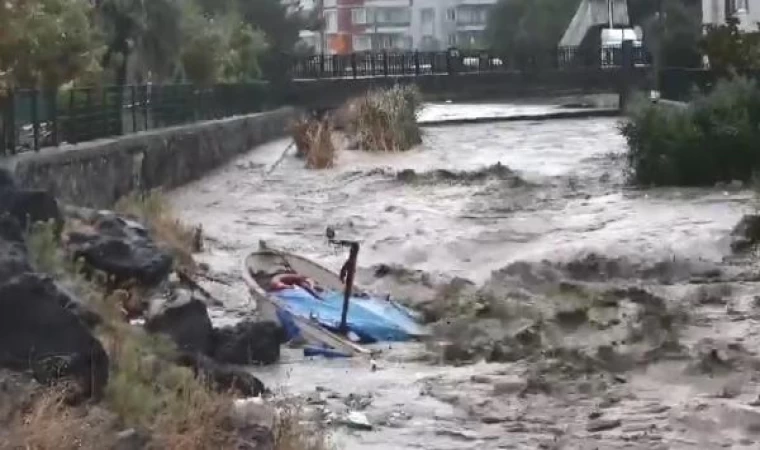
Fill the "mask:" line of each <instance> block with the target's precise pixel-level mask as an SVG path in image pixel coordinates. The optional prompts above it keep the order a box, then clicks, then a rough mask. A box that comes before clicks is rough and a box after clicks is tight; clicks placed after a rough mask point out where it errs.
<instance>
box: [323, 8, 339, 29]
mask: <svg viewBox="0 0 760 450" xmlns="http://www.w3.org/2000/svg"><path fill="white" fill-rule="evenodd" d="M324 16H325V31H326V32H328V33H337V32H338V11H334V10H333V11H325V12H324Z"/></svg>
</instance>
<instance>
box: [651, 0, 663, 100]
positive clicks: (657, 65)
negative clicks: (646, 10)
mask: <svg viewBox="0 0 760 450" xmlns="http://www.w3.org/2000/svg"><path fill="white" fill-rule="evenodd" d="M662 2H663V0H657V45H656V48H655V52H654V53H655V54H654V55H653V56H654V90H655V92H657V96H658V97H659V96H660V70H661V68H662V67H661V66H662V39H663V37H664V35H665V20H664V19H665V18H664V15H665V13H664V11H663V9H662Z"/></svg>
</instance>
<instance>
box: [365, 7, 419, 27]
mask: <svg viewBox="0 0 760 450" xmlns="http://www.w3.org/2000/svg"><path fill="white" fill-rule="evenodd" d="M374 21H375V22H376V23H379V24H393V25H396V24H399V25H400V24H408V23H409V22H410V21H411V13H410V11H409V8H377V9H376V10H375V14H374Z"/></svg>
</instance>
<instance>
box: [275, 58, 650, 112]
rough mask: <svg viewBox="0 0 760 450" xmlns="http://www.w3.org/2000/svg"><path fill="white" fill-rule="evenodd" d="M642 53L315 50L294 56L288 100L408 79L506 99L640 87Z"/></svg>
mask: <svg viewBox="0 0 760 450" xmlns="http://www.w3.org/2000/svg"><path fill="white" fill-rule="evenodd" d="M650 72H651V66H650V58H649V55H648V53H647V52H646V51H645V50H644V49H643V48H641V47H633V46H632V43H628V45H626V46H623V47H619V48H608V49H603V50H599V49H596V50H584V49H582V48H580V47H560V48H558V49H556V51H552V52H547V53H543V54H536V55H532V56H531V57H529V58H521V59H510V58H507V57H503V56H496V55H493V54H490V53H488V52H485V51H480V52H462V51H457V50H450V51H447V52H402V53H399V52H382V53H355V54H350V55H315V56H310V57H305V58H301V59H298V60H296V61H294V63H293V65H292V67H291V74H292V79H293V81H292V83H291V84H290V86H289V87H288V89H287V90H288V94H289V98H288V100H289V102H291V103H294V104H298V105H300V106H303V107H308V108H316V109H331V108H334V107H337V106H339V105H341V104H343V103H344V102H345V101H346V100H348V99H350V98H353V97H356V96H358V95H361V94H362V93H364V92H367V91H368V90H371V89H376V88H383V87H389V86H392V85H394V84H396V83H402V84H403V83H413V84H415V85H417V86H418V87H419V89H420V91H421V92H422V93H423V95H424V96H425V98H426V99H428V100H483V99H488V100H503V101H506V100H514V99H518V98H524V97H531V96H537V95H565V94H593V93H619V94H624V93H626V92H628V91H630V90H634V89H638V88H647V87H650V86H649V80H650V79H651V78H652V77H651V73H650Z"/></svg>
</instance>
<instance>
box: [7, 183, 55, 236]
mask: <svg viewBox="0 0 760 450" xmlns="http://www.w3.org/2000/svg"><path fill="white" fill-rule="evenodd" d="M0 212H6V213H9V214H10V215H11V216H13V217H14V218H15V219H16V220H18V222H19V223H20V224H21V225H22V226H24V227H26V226H28V225H30V224H33V223H35V222H47V221H50V220H52V221H54V222H55V223H56V232H57V233H60V231H61V229H62V227H63V214H62V213H61V210H60V208H59V207H58V201H57V200H56V199H55V197H54V196H53V195H51V194H50V193H49V192H47V191H41V190H32V189H21V190H14V189H3V188H0Z"/></svg>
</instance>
